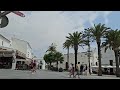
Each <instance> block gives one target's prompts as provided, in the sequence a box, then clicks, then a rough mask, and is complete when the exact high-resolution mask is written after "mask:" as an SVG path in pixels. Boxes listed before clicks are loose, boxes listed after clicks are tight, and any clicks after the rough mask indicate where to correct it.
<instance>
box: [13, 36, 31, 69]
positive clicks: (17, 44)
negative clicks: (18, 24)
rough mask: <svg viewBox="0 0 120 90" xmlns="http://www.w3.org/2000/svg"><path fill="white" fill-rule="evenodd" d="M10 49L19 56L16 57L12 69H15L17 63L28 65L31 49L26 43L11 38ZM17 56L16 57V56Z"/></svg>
mask: <svg viewBox="0 0 120 90" xmlns="http://www.w3.org/2000/svg"><path fill="white" fill-rule="evenodd" d="M11 48H13V49H14V50H16V51H17V53H18V54H19V55H18V56H19V57H16V61H15V62H14V63H15V64H14V66H13V67H14V68H13V69H15V68H16V64H17V62H19V63H20V61H21V62H26V63H30V62H31V60H32V58H33V55H32V48H31V46H30V44H29V43H28V42H27V41H24V40H20V39H17V38H12V39H11ZM16 56H17V55H16Z"/></svg>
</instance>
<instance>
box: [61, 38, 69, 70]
mask: <svg viewBox="0 0 120 90" xmlns="http://www.w3.org/2000/svg"><path fill="white" fill-rule="evenodd" d="M63 48H66V49H67V63H68V66H67V69H68V68H69V48H70V42H69V40H66V41H65V42H64V43H63Z"/></svg>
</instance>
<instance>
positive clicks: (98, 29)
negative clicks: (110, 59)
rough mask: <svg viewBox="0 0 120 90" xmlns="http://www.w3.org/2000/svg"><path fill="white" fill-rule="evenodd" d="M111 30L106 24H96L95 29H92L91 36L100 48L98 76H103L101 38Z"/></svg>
mask: <svg viewBox="0 0 120 90" xmlns="http://www.w3.org/2000/svg"><path fill="white" fill-rule="evenodd" d="M109 29H110V28H107V27H105V24H101V23H99V24H98V25H95V24H94V27H91V28H90V29H89V30H90V35H91V37H92V39H93V40H95V41H96V43H97V47H98V62H99V69H98V76H102V69H101V38H102V37H103V36H104V35H105V34H106V32H107V31H108V30H109Z"/></svg>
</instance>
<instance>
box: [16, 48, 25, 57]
mask: <svg viewBox="0 0 120 90" xmlns="http://www.w3.org/2000/svg"><path fill="white" fill-rule="evenodd" d="M16 56H20V57H23V58H26V54H24V53H22V52H20V51H18V50H16Z"/></svg>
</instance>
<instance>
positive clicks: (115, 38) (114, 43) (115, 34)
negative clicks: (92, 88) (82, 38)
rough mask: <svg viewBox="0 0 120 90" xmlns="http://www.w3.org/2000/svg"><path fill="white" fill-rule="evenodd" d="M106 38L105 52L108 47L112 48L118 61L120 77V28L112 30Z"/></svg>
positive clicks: (103, 45)
mask: <svg viewBox="0 0 120 90" xmlns="http://www.w3.org/2000/svg"><path fill="white" fill-rule="evenodd" d="M105 38H106V40H105V42H103V44H102V47H105V52H106V50H107V49H108V48H110V49H112V50H113V51H114V54H115V61H116V76H117V77H120V73H119V60H118V51H119V47H120V30H117V29H116V30H110V31H109V32H108V33H107V34H106V36H105Z"/></svg>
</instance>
